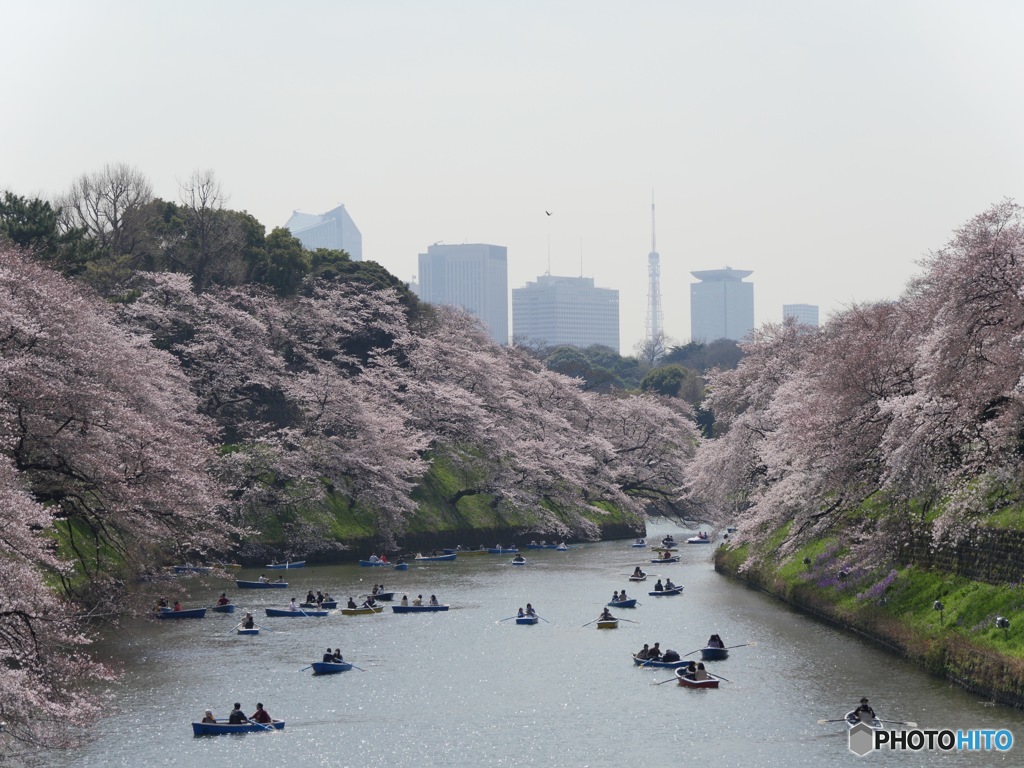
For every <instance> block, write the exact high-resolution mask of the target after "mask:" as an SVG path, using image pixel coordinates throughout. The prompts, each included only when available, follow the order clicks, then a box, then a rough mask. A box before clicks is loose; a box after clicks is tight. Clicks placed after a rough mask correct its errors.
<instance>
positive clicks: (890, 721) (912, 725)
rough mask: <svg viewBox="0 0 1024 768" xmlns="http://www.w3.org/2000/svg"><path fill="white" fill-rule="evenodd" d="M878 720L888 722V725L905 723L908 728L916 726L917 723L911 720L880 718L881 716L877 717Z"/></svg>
mask: <svg viewBox="0 0 1024 768" xmlns="http://www.w3.org/2000/svg"><path fill="white" fill-rule="evenodd" d="M878 722H880V723H889V724H890V725H905V726H907V727H909V728H917V723H915V722H913V721H911V720H882V719H881V718H879V719H878Z"/></svg>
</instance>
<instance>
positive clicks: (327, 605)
mask: <svg viewBox="0 0 1024 768" xmlns="http://www.w3.org/2000/svg"><path fill="white" fill-rule="evenodd" d="M337 607H338V601H337V600H324V601H323V602H321V603H299V608H301V609H302V610H306V609H307V608H314V609H323V610H325V611H330V610H333V609H334V608H337Z"/></svg>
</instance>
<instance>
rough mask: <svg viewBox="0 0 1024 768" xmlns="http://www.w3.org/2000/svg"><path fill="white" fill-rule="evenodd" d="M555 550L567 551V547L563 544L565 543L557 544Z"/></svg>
mask: <svg viewBox="0 0 1024 768" xmlns="http://www.w3.org/2000/svg"><path fill="white" fill-rule="evenodd" d="M555 551H556V552H568V551H569V548H568V547H567V546H565V544H559V545H558V546H557V547H555Z"/></svg>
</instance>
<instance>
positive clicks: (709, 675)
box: [704, 670, 732, 683]
mask: <svg viewBox="0 0 1024 768" xmlns="http://www.w3.org/2000/svg"><path fill="white" fill-rule="evenodd" d="M704 671H705V672H707V670H704ZM708 677H717V678H718V679H719V680H721V681H722V682H724V683H731V682H732V680H730V679H729V678H727V677H722V676H721V675H713V674H711V673H710V672H708Z"/></svg>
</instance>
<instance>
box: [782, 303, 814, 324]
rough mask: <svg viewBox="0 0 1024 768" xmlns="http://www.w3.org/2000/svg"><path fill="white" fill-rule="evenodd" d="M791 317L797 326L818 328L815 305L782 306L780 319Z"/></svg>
mask: <svg viewBox="0 0 1024 768" xmlns="http://www.w3.org/2000/svg"><path fill="white" fill-rule="evenodd" d="M790 317H792V318H793V319H794V320H796V321H797V323H798V324H799V325H809V326H810V327H811V328H817V327H818V305H817V304H783V305H782V319H783V320H786V319H787V318H790Z"/></svg>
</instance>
